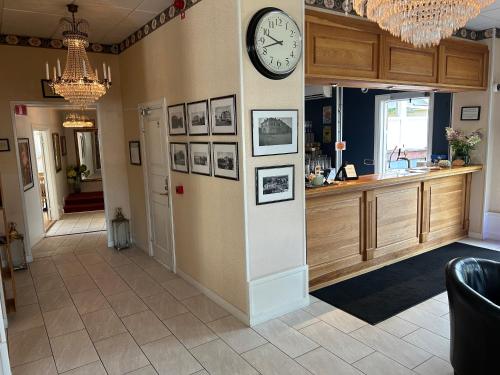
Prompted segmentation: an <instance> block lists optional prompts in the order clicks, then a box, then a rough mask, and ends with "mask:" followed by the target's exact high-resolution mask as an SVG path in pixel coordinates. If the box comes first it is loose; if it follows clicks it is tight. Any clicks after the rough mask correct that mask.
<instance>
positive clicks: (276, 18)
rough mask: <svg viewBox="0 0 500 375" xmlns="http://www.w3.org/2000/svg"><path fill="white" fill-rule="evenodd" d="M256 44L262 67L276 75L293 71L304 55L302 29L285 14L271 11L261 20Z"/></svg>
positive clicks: (256, 34)
mask: <svg viewBox="0 0 500 375" xmlns="http://www.w3.org/2000/svg"><path fill="white" fill-rule="evenodd" d="M254 43H255V51H256V52H257V56H258V57H259V60H260V62H261V63H262V65H264V66H265V67H266V69H267V70H269V71H270V72H272V73H275V74H287V73H290V72H291V71H293V70H294V69H295V67H296V66H297V64H298V63H299V61H300V57H301V55H302V36H301V34H300V29H299V27H298V26H297V24H296V23H295V21H294V20H293V19H292V18H290V17H289V16H288V15H287V14H286V13H284V12H280V11H271V12H269V13H267V14H265V15H264V16H263V17H262V18H261V19H260V21H259V23H258V24H257V28H256V30H255V40H254Z"/></svg>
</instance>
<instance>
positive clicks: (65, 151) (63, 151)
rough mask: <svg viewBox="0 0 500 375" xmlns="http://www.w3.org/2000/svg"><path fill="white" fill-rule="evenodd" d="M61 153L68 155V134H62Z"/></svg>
mask: <svg viewBox="0 0 500 375" xmlns="http://www.w3.org/2000/svg"><path fill="white" fill-rule="evenodd" d="M61 155H62V156H66V155H68V147H67V145H66V136H64V135H61Z"/></svg>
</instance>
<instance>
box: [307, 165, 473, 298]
mask: <svg viewBox="0 0 500 375" xmlns="http://www.w3.org/2000/svg"><path fill="white" fill-rule="evenodd" d="M479 170H481V167H478V166H469V167H462V168H453V169H448V170H441V171H437V172H431V173H428V174H423V175H420V176H419V175H416V176H409V177H399V178H398V177H394V178H387V179H385V178H380V177H379V176H378V175H369V176H360V178H359V180H357V181H349V182H346V183H344V184H342V185H339V186H330V187H323V188H316V189H312V190H308V191H307V192H306V227H307V264H308V266H309V280H310V287H311V288H312V289H318V288H320V287H323V286H326V285H329V284H332V283H333V282H336V281H339V280H341V279H342V278H346V277H350V276H352V275H355V274H357V273H360V272H366V270H369V269H373V268H375V267H380V266H381V265H384V264H387V263H390V262H394V261H396V260H397V259H400V258H404V257H408V256H411V255H414V254H418V253H421V252H423V251H429V250H433V249H435V248H437V247H440V246H443V245H445V244H448V243H451V242H455V241H457V240H458V239H460V238H463V237H465V236H466V235H467V232H468V229H469V202H470V186H471V179H472V173H473V172H477V171H479Z"/></svg>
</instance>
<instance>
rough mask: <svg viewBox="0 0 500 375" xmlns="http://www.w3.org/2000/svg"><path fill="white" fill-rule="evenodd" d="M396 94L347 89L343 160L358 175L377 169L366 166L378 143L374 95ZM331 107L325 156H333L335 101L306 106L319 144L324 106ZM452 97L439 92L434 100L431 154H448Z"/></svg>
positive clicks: (312, 102)
mask: <svg viewBox="0 0 500 375" xmlns="http://www.w3.org/2000/svg"><path fill="white" fill-rule="evenodd" d="M394 92H395V91H386V90H369V91H368V92H367V93H366V94H363V93H362V92H361V90H360V89H351V88H344V140H345V141H346V142H347V150H346V151H345V152H344V155H343V159H344V161H348V162H350V163H354V164H355V165H356V170H357V171H358V174H360V175H363V174H372V173H374V166H372V165H365V160H366V161H368V160H369V161H372V160H373V157H374V143H375V96H377V95H385V94H390V93H394ZM327 105H331V106H332V107H333V114H332V125H331V126H332V130H333V134H332V136H333V142H332V144H328V145H324V144H322V146H321V150H322V152H323V154H325V155H331V156H332V162H334V159H335V153H334V152H333V148H334V142H335V121H336V119H335V115H336V113H335V106H336V104H335V98H328V99H318V100H309V101H306V104H305V117H306V121H312V124H313V131H314V134H315V140H316V142H321V141H322V140H323V126H327V125H323V107H324V106H327ZM451 105H452V95H451V94H446V93H436V94H435V101H434V131H433V138H432V153H433V154H447V153H448V142H447V141H446V138H445V131H444V128H445V127H447V126H449V125H450V122H451Z"/></svg>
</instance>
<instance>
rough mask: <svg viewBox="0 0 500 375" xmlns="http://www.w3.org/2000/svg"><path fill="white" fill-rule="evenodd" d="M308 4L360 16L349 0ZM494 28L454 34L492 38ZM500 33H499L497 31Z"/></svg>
mask: <svg viewBox="0 0 500 375" xmlns="http://www.w3.org/2000/svg"><path fill="white" fill-rule="evenodd" d="M305 2H306V5H309V6H311V7H316V8H321V9H326V10H329V11H334V12H340V13H343V14H346V13H347V14H350V15H352V16H357V17H359V16H358V14H357V13H356V12H355V11H354V10H353V9H352V4H351V2H350V1H349V0H305ZM493 30H494V29H487V30H482V31H474V30H469V29H467V28H461V29H459V30H457V31H456V32H455V33H454V34H453V36H455V37H458V38H462V39H467V40H473V41H478V40H483V39H490V38H493V37H494V32H493ZM496 34H497V35H499V33H498V32H497V33H496Z"/></svg>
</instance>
